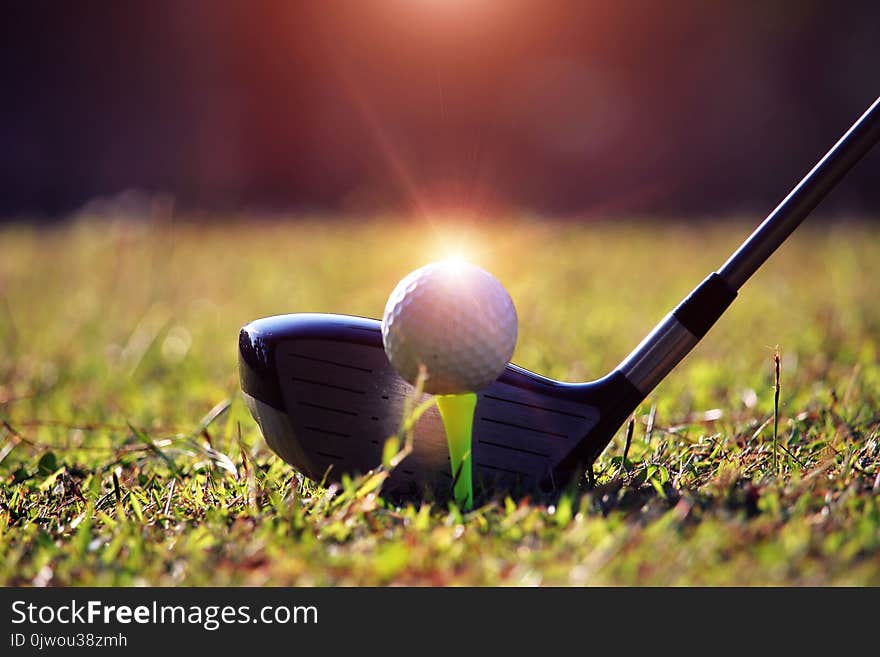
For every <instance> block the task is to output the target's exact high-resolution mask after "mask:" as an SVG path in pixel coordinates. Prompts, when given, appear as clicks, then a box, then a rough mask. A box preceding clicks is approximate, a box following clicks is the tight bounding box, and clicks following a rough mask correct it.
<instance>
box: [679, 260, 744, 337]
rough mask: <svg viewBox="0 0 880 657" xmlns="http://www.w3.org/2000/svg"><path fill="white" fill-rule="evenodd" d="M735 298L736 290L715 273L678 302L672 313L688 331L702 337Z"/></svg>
mask: <svg viewBox="0 0 880 657" xmlns="http://www.w3.org/2000/svg"><path fill="white" fill-rule="evenodd" d="M734 299H736V290H732V289H731V288H730V286H729V285H728V284H727V283H725V282H724V279H723V278H721V276H719V275H718V274H717V273H713V274H711V275H709V277H708V278H706V280H704V281H703V282H702V283H700V284H699V285H698V286H697V288H696V289H695V290H694V291H693V292H691V293H690V294H689V295H688V296H687V298H686V299H685V300H684V301H682V302H681V303H680V304H678V307H677V308H676V309H675V310H673V311H672V314H673V315H675V318H676V319H677V320H678V321H679V322H680V323H681V325H682V326H684V327H685V328H686V329H687V330H688V331H690V332H691V333H693V334H694V335H695V336H697V337H698V338H702V337H703V336H704V335H706V333H708V332H709V329H710V328H712V325H713V324H714V323H715V322H717V321H718V318H719V317H721V315H723V314H724V311H725V310H727V308H728V306H730V304H731V303H733V300H734Z"/></svg>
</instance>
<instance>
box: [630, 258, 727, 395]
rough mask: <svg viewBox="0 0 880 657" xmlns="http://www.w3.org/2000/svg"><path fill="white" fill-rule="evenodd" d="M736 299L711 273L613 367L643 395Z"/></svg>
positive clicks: (658, 381)
mask: <svg viewBox="0 0 880 657" xmlns="http://www.w3.org/2000/svg"><path fill="white" fill-rule="evenodd" d="M735 298H736V290H733V289H731V288H730V286H729V285H728V284H727V283H726V282H725V281H724V279H723V278H721V276H719V275H718V274H717V273H712V274H711V275H710V276H708V277H707V278H706V279H705V280H704V281H703V282H702V283H700V284H699V285H698V286H697V287H696V288H695V289H694V291H693V292H691V293H690V294H689V295H688V296H687V297H686V298H685V299H684V301H682V302H681V303H680V304H678V306H676V308H675V309H674V310H673V311H672V312H671V313H669V314H668V315H666V317H664V318H663V320H662V321H661V322H660V323H659V324H657V326H656V327H655V328H654V330H653V331H651V332H650V333H649V334H648V336H647V337H646V338H645V339H644V340H642V341H641V343H639V345H638V346H637V347H636V348H635V349H633V351H632V352H631V353H630V354H629V356H627V357H626V358H624V359H623V361H622V362H621V363H620V365H618V366H617V371H618V372H620V373H621V374H623V376H624V377H626V379H627V380H628V381H629V382H630V383H631V384H632V385H633V386H635V387H636V388H637V389H638V390H639V392H641V393H642V394H643V395H647V394H648V393H650V392H651V391H652V390H653V389H654V388H655V387H656V386H657V384H658V383H660V381H662V380H663V378H664V377H665V376H666V375H667V374H669V372H670V371H672V369H673V368H674V367H675V366H676V365H678V363H679V362H680V361H681V359H682V358H684V357H685V356H686V355H687V354H688V353H689V352H690V351H691V350H692V349H693V348H694V346H696V344H697V343H698V342H699V341H700V339H701V338H702V337H703V336H704V335H706V333H707V332H708V331H709V329H710V328H711V327H712V325H713V324H714V323H715V322H716V321H718V318H719V317H721V315H723V314H724V311H725V310H727V308H728V306H730V304H731V303H732V302H733V300H734V299H735Z"/></svg>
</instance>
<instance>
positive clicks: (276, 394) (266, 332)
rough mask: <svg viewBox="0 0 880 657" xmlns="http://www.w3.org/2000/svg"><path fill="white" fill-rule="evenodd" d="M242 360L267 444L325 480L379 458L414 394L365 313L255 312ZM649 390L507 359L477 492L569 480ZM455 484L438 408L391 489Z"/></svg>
mask: <svg viewBox="0 0 880 657" xmlns="http://www.w3.org/2000/svg"><path fill="white" fill-rule="evenodd" d="M239 370H240V376H241V388H242V391H243V393H244V396H245V400H246V402H247V404H248V407H249V408H250V411H251V413H252V415H253V416H254V418H255V419H256V421H257V422H258V424H259V425H260V428H261V430H262V432H263V436H264V437H265V439H266V442H267V443H268V444H269V446H270V447H271V448H272V449H273V450H274V451H275V452H276V453H277V454H278V455H279V456H281V457H282V458H283V459H284V460H285V461H287V462H288V463H290V464H291V465H293V466H294V467H296V468H297V469H298V470H300V471H301V472H302V473H304V474H305V475H306V476H308V477H309V478H311V479H314V480H318V481H320V480H322V479H325V478H326V479H327V480H330V481H333V480H338V479H339V478H340V477H341V476H342V475H343V474H345V473H348V474H358V473H364V472H367V471H369V470H371V469H373V468H375V467H377V466H378V465H380V464H381V461H382V450H383V446H384V444H385V441H386V440H387V439H388V438H389V437H390V436H393V435H395V434H397V433H398V432H399V430H400V427H401V422H402V420H403V414H404V412H405V406H406V400H407V398H408V397H410V398H411V397H412V396H413V395H414V393H415V391H414V389H413V387H412V386H411V385H410V384H409V383H408V382H406V381H404V380H403V379H402V378H401V377H400V376H399V375H398V374H397V372H396V371H395V370H394V368H393V367H392V366H391V364H390V363H389V362H388V359H387V357H386V356H385V351H384V349H383V346H382V335H381V331H380V323H379V322H378V321H376V320H373V319H365V318H362V317H352V316H346V315H324V314H295V315H280V316H276V317H268V318H265V319H259V320H256V321H254V322H251V323H250V324H248V325H247V326H245V327H244V328H242V330H241V333H240V336H239ZM427 398H428V395H424V396H423V399H427ZM642 398H643V395H642V394H641V393H640V392H639V391H638V390H636V389H635V388H633V386H632V385H631V384H629V382H628V381H627V380H626V379H625V378H624V377H623V376H622V375H620V374H619V373H613V374H611V375H609V376H607V377H605V378H603V379H600V380H598V381H594V382H591V383H578V384H573V383H562V382H559V381H554V380H552V379H548V378H545V377H542V376H540V375H537V374H534V373H532V372H529V371H527V370H524V369H522V368H520V367H517V366H516V365H508V366H507V368H506V369H505V371H504V372H503V373H502V374H501V376H500V377H499V378H498V380H497V381H496V382H495V383H493V384H492V385H491V386H489V387H488V388H486V389H485V390H483V391H481V392H480V393H479V394H478V401H477V407H476V412H475V417H474V431H473V463H474V482H475V486H476V489H477V491H478V492H482V493H484V494H487V493H494V492H498V491H526V490H547V489H553V488H557V487H561V486H564V485H565V484H567V483H568V482H570V481H571V480H572V478H573V477H575V476H577V475H579V474H582V473H583V467H584V466H585V465H586V464H588V463H591V462H592V461H593V459H595V457H596V456H597V455H598V454H599V452H601V450H602V449H603V448H604V447H605V446H606V445H607V444H608V442H609V441H610V440H611V438H612V437H613V436H614V433H615V432H616V431H617V429H618V428H619V427H620V425H621V424H622V423H623V422H624V421H625V420H626V417H627V416H628V415H629V414H630V413H631V412H632V411H633V410H634V409H635V407H636V406H637V405H638V403H639V402H641V400H642ZM417 401H421V400H417ZM451 485H452V473H451V468H450V464H449V454H448V448H447V444H446V437H445V433H444V430H443V425H442V423H441V420H440V415H439V412H438V411H437V408H436V406H432V407H431V408H430V409H429V410H428V411H427V412H426V413H425V414H424V415H423V416H422V417H421V418H420V419H419V421H418V422H417V423H416V425H415V430H414V444H413V451H412V453H411V454H410V455H409V456H407V458H406V459H405V460H404V461H403V462H402V463H401V464H400V466H399V467H397V468H395V469H394V470H393V471H392V473H391V475H390V477H389V479H388V481H387V482H386V484H385V487H384V489H383V490H384V491H385V492H386V493H389V494H392V495H396V496H411V495H415V496H420V495H423V494H425V492H426V491H431V492H432V493H433V494H434V495H435V496H437V497H445V496H446V495H448V493H449V491H450V490H451Z"/></svg>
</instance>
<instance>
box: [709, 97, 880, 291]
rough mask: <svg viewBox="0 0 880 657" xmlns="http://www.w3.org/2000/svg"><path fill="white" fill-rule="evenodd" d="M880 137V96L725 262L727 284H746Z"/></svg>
mask: <svg viewBox="0 0 880 657" xmlns="http://www.w3.org/2000/svg"><path fill="white" fill-rule="evenodd" d="M878 140H880V98H878V99H877V100H875V101H874V104H873V105H871V107H869V108H868V110H867V111H866V112H865V113H864V114H862V116H861V118H859V120H858V121H856V122H855V123H854V124H853V126H852V127H851V128H850V129H849V130H848V131H847V133H846V134H845V135H844V136H843V137H841V138H840V141H838V142H837V143H836V144H835V145H834V147H833V148H832V149H831V150H830V151H828V153H826V155H825V157H823V158H822V159H821V160H820V161H819V163H818V164H816V166H814V167H813V169H812V170H811V171H810V172H809V173H808V174H807V175H806V176H804V179H803V180H801V182H800V183H799V184H798V186H797V187H795V188H794V189H793V190H792V191H791V193H790V194H789V195H788V196H786V197H785V199H784V200H783V201H782V203H780V204H779V206H778V207H777V208H776V209H775V210H774V211H773V212H771V213H770V216H768V217H767V218H766V219H765V220H764V222H763V223H762V224H761V225H760V226H758V227H757V228H756V229H755V232H753V233H752V234H751V235H750V236H749V238H748V239H747V240H746V241H745V242H743V244H742V246H741V247H739V249H737V250H736V252H735V253H734V254H733V255H732V256H730V258H728V260H727V262H725V263H724V265H722V267H721V269H719V270H718V274H719V275H720V276H721V278H723V279H724V281H725V282H726V283H727V285H729V286H730V288H731V289H733V290H738V289H739V288H740V287H742V285H743V283H745V282H746V281H747V280H748V279H749V278H750V277H751V275H752V274H754V273H755V272H756V271H757V270H758V268H759V267H760V266H761V265H762V264H764V262H765V261H766V260H767V258H769V257H770V256H771V255H772V254H773V252H774V251H775V250H776V249H777V248H779V245H780V244H782V243H783V242H784V241H785V240H786V238H787V237H788V236H789V235H791V233H792V232H793V231H794V229H795V228H797V227H798V226H799V225H800V224H801V222H802V221H803V220H804V219H805V218H806V217H807V215H809V214H810V212H812V211H813V209H814V208H815V207H816V206H817V205H818V204H819V202H820V201H821V200H822V199H823V198H825V197H826V196H827V195H828V192H830V191H831V190H832V189H834V187H836V186H837V184H838V183H839V182H840V181H841V179H842V178H843V177H844V176H845V175H846V174H847V172H848V171H849V170H850V169H852V168H853V166H855V164H856V163H857V162H858V161H859V160H861V159H862V157H863V156H864V155H865V154H866V153H867V152H868V151H869V150H871V148H872V147H873V146H874V145H875V144H876V143H877V141H878Z"/></svg>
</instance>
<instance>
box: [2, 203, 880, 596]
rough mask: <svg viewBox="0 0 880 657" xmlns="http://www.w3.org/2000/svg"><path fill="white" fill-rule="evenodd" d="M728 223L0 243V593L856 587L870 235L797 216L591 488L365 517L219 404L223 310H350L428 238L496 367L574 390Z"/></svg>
mask: <svg viewBox="0 0 880 657" xmlns="http://www.w3.org/2000/svg"><path fill="white" fill-rule="evenodd" d="M752 227H753V223H752V220H751V219H744V220H741V221H725V222H707V223H703V224H698V225H695V226H686V225H683V224H677V223H674V222H671V223H670V222H634V221H633V222H630V221H626V222H608V223H601V224H592V225H590V224H571V223H539V222H535V221H528V220H511V221H509V222H503V223H496V224H493V225H490V226H486V227H484V228H475V227H468V226H464V225H462V226H458V227H456V228H453V227H451V226H448V225H447V226H446V227H445V228H439V227H436V226H434V227H432V226H426V225H424V224H419V225H414V224H403V223H395V222H392V221H370V222H362V223H355V222H343V221H330V222H320V221H317V220H315V221H310V222H302V223H296V224H294V223H280V222H278V223H255V224H251V225H246V224H244V223H243V222H240V221H230V222H228V223H226V224H213V225H190V224H185V223H182V222H177V223H175V224H171V223H170V222H130V221H129V222H123V221H116V222H107V221H104V222H98V221H78V222H76V223H72V224H67V225H63V226H61V227H57V228H51V229H35V228H32V227H29V226H27V225H18V226H12V227H7V228H3V229H0V254H2V255H0V344H2V345H3V349H2V351H0V583H2V584H7V585H10V584H17V585H37V586H40V585H113V584H115V585H139V584H150V585H208V584H213V585H227V584H233V585H237V584H250V585H293V584H300V585H310V584H314V585H330V584H346V585H349V584H354V585H358V584H371V585H372V584H380V585H381V584H392V583H393V584H416V585H452V584H474V585H486V584H489V585H495V584H510V585H535V584H545V585H552V584H561V585H569V584H574V585H581V584H645V585H654V584H667V585H669V584H673V585H677V584H723V585H726V584H796V585H815V584H857V585H868V584H872V585H880V495H878V492H880V490H878V489H880V401H878V400H880V364H878V357H880V303H878V301H880V226H878V225H877V224H874V225H866V224H844V223H835V224H828V223H827V222H824V221H823V220H822V219H821V218H813V219H811V220H809V221H808V223H807V225H806V226H805V227H804V228H802V229H801V231H802V232H800V233H799V234H797V235H795V236H794V238H793V239H792V240H791V242H790V243H789V244H787V245H785V246H784V247H783V249H782V251H781V252H780V253H778V254H777V255H776V256H775V257H774V259H773V260H771V262H769V263H768V264H767V266H766V267H765V268H764V269H763V270H762V271H760V272H759V273H758V274H757V275H756V276H755V277H754V279H753V280H752V281H750V282H749V283H748V284H747V285H746V286H745V287H744V289H743V290H742V291H741V293H740V297H739V299H738V300H737V301H736V302H735V304H734V306H733V307H732V308H731V309H730V311H729V312H728V314H727V315H726V316H725V317H724V318H723V319H722V320H721V321H720V322H719V324H718V325H717V326H716V327H715V328H714V329H713V331H712V332H711V333H710V334H709V336H708V337H707V338H706V339H705V340H704V342H703V343H702V344H701V345H700V346H699V347H698V348H697V349H696V350H695V351H694V352H693V354H691V356H690V357H689V358H688V359H687V360H686V361H685V362H684V363H682V365H681V366H680V367H679V368H678V369H677V370H676V371H675V372H673V374H672V375H671V376H670V377H669V378H668V379H667V380H666V381H665V382H664V383H662V384H661V385H660V387H659V388H658V389H657V390H656V391H655V392H654V393H653V394H652V395H651V396H650V397H649V399H648V400H646V402H645V403H644V404H643V405H642V406H641V407H640V409H639V410H638V412H637V414H636V416H635V424H634V431H633V436H632V443H631V447H630V448H629V451H628V454H627V459H626V461H625V462H624V461H623V460H622V458H621V457H622V453H623V443H624V436H625V431H621V432H619V434H618V436H617V437H616V438H615V440H614V442H613V443H612V445H611V446H609V448H608V449H607V450H606V451H605V453H604V454H603V456H602V457H601V458H600V460H599V461H598V462H597V463H596V464H595V472H596V476H597V484H598V487H597V488H596V489H595V490H593V491H584V492H583V493H581V494H579V495H566V496H564V497H562V498H561V499H560V500H559V501H558V502H557V503H556V504H554V505H551V506H546V505H539V504H534V503H532V502H530V501H529V500H511V499H503V498H500V499H495V500H493V501H490V502H487V503H486V504H484V505H482V506H480V507H479V508H477V509H475V510H474V511H472V512H470V513H467V514H462V513H461V512H459V511H458V510H457V509H456V508H454V507H446V506H443V507H438V506H428V505H424V506H420V505H411V506H405V507H401V508H394V507H391V506H390V505H387V504H385V503H384V502H383V501H382V500H381V498H380V497H379V496H377V495H376V492H375V490H372V491H371V490H370V488H369V486H365V485H363V482H357V481H355V482H350V483H349V484H347V485H345V486H341V487H337V488H334V489H331V490H327V491H325V490H321V489H317V488H315V487H314V486H313V485H312V484H311V483H309V482H308V481H307V480H306V481H303V480H302V479H301V478H300V477H298V476H297V475H296V473H295V472H294V471H293V470H292V469H291V468H290V467H289V466H287V465H286V464H285V463H283V462H281V461H280V460H279V459H278V458H276V457H275V456H273V454H272V453H271V452H270V451H269V450H268V449H267V448H266V446H265V444H264V443H263V442H262V438H261V437H260V434H259V430H258V429H257V427H256V425H255V424H254V422H253V421H252V420H251V418H250V417H249V415H248V414H247V410H246V409H245V407H244V404H243V403H242V402H241V400H240V399H239V397H238V379H237V370H236V344H237V332H238V329H239V327H240V326H241V325H242V324H244V323H246V322H247V321H249V320H251V319H254V318H256V317H260V316H264V315H269V314H277V313H283V312H297V311H329V312H342V313H350V314H361V315H367V316H373V317H376V316H379V315H380V314H381V312H382V308H383V306H384V302H385V299H386V297H387V295H388V293H389V291H390V290H391V289H392V287H393V286H394V284H395V283H396V281H397V280H398V279H399V278H400V277H401V276H402V275H404V274H405V273H406V272H408V271H409V270H411V269H413V268H415V267H416V266H419V265H421V264H423V263H424V262H426V261H428V260H432V259H436V258H437V257H438V256H441V255H444V254H445V253H446V252H447V251H449V250H462V251H464V252H465V253H467V254H469V255H470V257H471V258H472V259H473V260H474V261H476V262H477V263H479V264H481V265H482V266H484V267H486V268H487V269H490V270H491V271H493V272H494V273H495V274H496V275H497V276H498V278H499V279H500V280H501V281H502V282H503V283H504V284H505V285H506V286H507V288H508V289H509V291H510V292H511V295H512V297H513V299H514V301H515V303H516V305H517V309H518V312H519V317H520V338H519V344H518V347H517V351H516V354H515V358H514V360H515V361H516V362H517V363H519V364H521V365H523V366H525V367H528V368H530V369H534V370H537V371H539V372H541V373H544V374H547V375H549V376H553V377H557V378H563V379H570V380H586V379H589V378H591V377H594V376H597V375H600V374H602V373H604V372H606V371H607V370H608V369H610V368H611V367H613V366H614V365H615V364H616V363H617V362H618V361H619V360H620V359H621V358H622V357H623V356H624V355H625V354H626V353H627V352H628V351H629V350H630V349H631V348H632V347H633V346H634V345H635V344H636V342H638V340H640V339H641V337H642V336H643V335H644V333H645V332H646V331H647V330H648V329H650V328H651V327H652V326H653V325H654V323H656V321H657V320H659V319H660V317H661V316H662V315H663V314H665V313H666V312H667V311H668V310H669V309H670V308H671V307H672V306H673V305H674V304H675V303H676V302H677V301H678V300H679V299H680V298H681V297H682V296H684V294H685V293H687V292H688V291H689V290H690V289H691V288H692V287H693V286H694V285H695V284H696V283H697V282H699V281H700V280H701V279H702V278H703V277H704V276H705V275H706V274H707V273H708V272H710V271H711V270H713V269H715V268H716V267H717V266H719V265H720V264H721V262H722V261H723V260H724V259H725V258H726V256H727V255H728V253H729V252H730V251H731V250H732V249H733V248H734V247H735V246H736V245H737V244H738V243H739V242H740V241H741V240H742V239H743V238H744V237H745V235H747V234H748V232H749V231H750V230H751V228H752ZM776 348H778V351H779V354H780V359H781V396H780V406H779V413H778V440H777V447H776V449H775V450H774V441H773V419H774V389H773V387H774V372H773V369H774V367H773V356H774V353H775V349H776ZM212 409H216V410H214V411H213V412H212ZM224 409H225V410H224ZM218 411H222V412H218ZM239 426H240V428H241V434H240V438H239V431H238V427H239Z"/></svg>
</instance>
